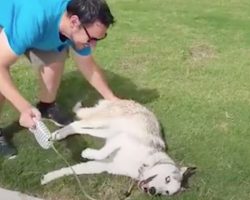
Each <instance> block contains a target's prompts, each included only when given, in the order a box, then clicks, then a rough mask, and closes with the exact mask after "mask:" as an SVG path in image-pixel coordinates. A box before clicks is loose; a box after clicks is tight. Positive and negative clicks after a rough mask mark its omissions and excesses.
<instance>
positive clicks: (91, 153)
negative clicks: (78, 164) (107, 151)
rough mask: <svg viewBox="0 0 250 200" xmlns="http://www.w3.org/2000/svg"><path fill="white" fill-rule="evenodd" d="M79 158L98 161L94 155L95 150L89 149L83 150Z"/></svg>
mask: <svg viewBox="0 0 250 200" xmlns="http://www.w3.org/2000/svg"><path fill="white" fill-rule="evenodd" d="M81 156H82V157H83V158H87V159H98V158H97V155H96V150H94V149H90V148H87V149H85V150H83V151H82V154H81Z"/></svg>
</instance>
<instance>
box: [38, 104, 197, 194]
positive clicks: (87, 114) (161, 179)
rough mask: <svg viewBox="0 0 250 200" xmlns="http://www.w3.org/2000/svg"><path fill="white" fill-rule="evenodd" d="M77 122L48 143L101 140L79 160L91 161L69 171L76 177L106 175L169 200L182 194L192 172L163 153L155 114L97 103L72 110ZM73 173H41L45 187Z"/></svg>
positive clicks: (131, 106) (130, 106)
mask: <svg viewBox="0 0 250 200" xmlns="http://www.w3.org/2000/svg"><path fill="white" fill-rule="evenodd" d="M74 111H75V113H76V115H77V117H78V118H79V120H78V121H74V122H72V123H71V124H69V125H68V126H65V127H64V128H62V129H59V130H57V131H55V132H54V133H53V134H52V135H53V136H52V138H53V139H54V140H61V139H63V138H65V137H67V136H69V135H72V134H76V133H78V134H88V135H91V136H94V137H99V138H103V139H105V140H106V141H105V145H104V146H103V147H102V148H101V149H92V148H87V149H84V150H83V151H82V154H81V155H82V157H83V158H87V159H90V160H92V161H88V162H84V163H80V164H77V165H74V166H72V167H73V169H74V171H75V172H76V174H99V173H102V172H108V173H110V174H115V175H124V176H128V177H131V178H133V179H134V180H136V181H137V183H138V186H139V188H140V189H142V190H143V191H144V192H146V193H148V194H150V195H173V194H176V193H179V192H180V191H182V190H183V189H184V187H185V185H186V183H187V179H188V177H189V176H190V175H192V174H193V173H194V171H195V168H188V167H179V166H178V165H177V164H176V163H175V162H174V161H173V160H172V159H171V158H170V157H169V156H168V155H167V153H166V147H165V143H164V140H163V139H162V137H161V136H162V133H161V126H160V124H159V122H158V120H157V119H156V117H155V115H154V114H153V113H152V112H151V111H149V110H148V109H147V108H145V107H144V106H142V105H141V104H139V103H136V102H134V101H132V100H118V101H108V100H100V101H99V103H98V104H97V105H96V106H94V107H81V106H79V105H77V106H75V108H74ZM71 174H73V172H72V170H71V169H70V168H69V167H66V168H62V169H59V170H56V171H52V172H49V173H48V174H46V175H45V176H44V177H43V179H42V181H41V183H42V184H46V183H48V182H50V181H52V180H54V179H57V178H59V177H62V176H68V175H71Z"/></svg>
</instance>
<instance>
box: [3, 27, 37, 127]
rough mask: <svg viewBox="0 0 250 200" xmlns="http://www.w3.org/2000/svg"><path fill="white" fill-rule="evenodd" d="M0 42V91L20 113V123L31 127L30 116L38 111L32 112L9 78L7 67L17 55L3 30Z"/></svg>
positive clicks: (33, 115) (30, 106)
mask: <svg viewBox="0 0 250 200" xmlns="http://www.w3.org/2000/svg"><path fill="white" fill-rule="evenodd" d="M0 44H1V45H0V92H1V94H2V95H3V96H4V97H5V98H6V99H7V100H8V101H10V102H11V104H12V105H13V106H14V107H15V108H16V109H17V110H18V111H19V112H20V113H21V116H20V124H21V125H23V126H25V127H31V126H33V125H34V123H33V122H32V117H36V116H37V115H39V113H37V112H36V111H34V112H33V108H32V105H31V104H30V103H29V102H28V101H27V100H26V99H25V98H24V97H23V96H22V95H21V94H20V92H19V91H18V89H17V88H16V87H15V85H14V83H13V81H12V79H11V76H10V71H9V69H10V66H11V65H12V64H13V63H14V62H15V61H16V60H17V59H18V56H17V55H16V54H15V53H14V52H13V51H12V49H11V48H10V46H9V43H8V40H7V37H6V35H5V33H4V31H3V30H2V31H0ZM27 116H29V117H28V118H27Z"/></svg>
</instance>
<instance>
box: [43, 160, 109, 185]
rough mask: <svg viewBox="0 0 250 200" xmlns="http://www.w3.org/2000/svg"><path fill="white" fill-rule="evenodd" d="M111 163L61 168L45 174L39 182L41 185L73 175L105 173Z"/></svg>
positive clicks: (97, 162)
mask: <svg viewBox="0 0 250 200" xmlns="http://www.w3.org/2000/svg"><path fill="white" fill-rule="evenodd" d="M110 165H111V163H106V162H100V161H89V162H86V163H81V164H77V165H74V166H72V169H73V170H74V172H73V171H72V169H71V168H70V167H66V168H62V169H59V170H55V171H52V172H49V173H47V174H45V175H44V176H43V178H42V180H41V184H42V185H44V184H47V183H48V182H50V181H53V180H55V179H58V178H60V177H63V176H69V175H72V174H74V173H76V174H77V175H80V174H99V173H102V172H105V171H109V168H110Z"/></svg>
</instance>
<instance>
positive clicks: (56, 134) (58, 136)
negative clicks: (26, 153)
mask: <svg viewBox="0 0 250 200" xmlns="http://www.w3.org/2000/svg"><path fill="white" fill-rule="evenodd" d="M63 138H64V136H63V134H62V133H60V130H57V131H55V132H53V133H52V134H51V140H52V141H56V140H61V139H63Z"/></svg>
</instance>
